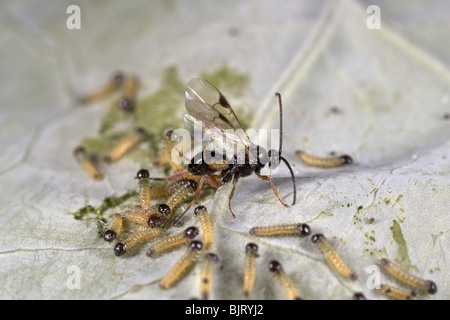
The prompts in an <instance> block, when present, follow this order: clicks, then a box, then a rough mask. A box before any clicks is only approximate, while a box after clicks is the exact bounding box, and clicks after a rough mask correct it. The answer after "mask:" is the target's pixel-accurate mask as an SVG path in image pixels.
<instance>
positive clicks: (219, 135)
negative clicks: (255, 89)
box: [168, 78, 297, 221]
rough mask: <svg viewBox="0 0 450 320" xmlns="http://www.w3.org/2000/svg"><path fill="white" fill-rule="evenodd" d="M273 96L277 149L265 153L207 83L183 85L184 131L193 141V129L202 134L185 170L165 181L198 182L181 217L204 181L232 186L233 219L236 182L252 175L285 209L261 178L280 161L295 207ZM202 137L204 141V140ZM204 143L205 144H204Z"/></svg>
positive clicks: (294, 191)
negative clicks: (196, 150)
mask: <svg viewBox="0 0 450 320" xmlns="http://www.w3.org/2000/svg"><path fill="white" fill-rule="evenodd" d="M275 95H276V97H277V98H278V105H279V109H280V111H279V113H280V137H279V139H280V140H279V149H278V150H274V149H271V150H269V151H268V152H267V151H266V149H264V148H263V147H261V146H259V145H256V144H254V143H253V142H252V141H251V140H250V138H249V136H248V135H247V132H246V131H245V129H244V128H243V127H242V125H241V123H240V121H239V119H238V118H237V116H236V114H235V112H234V110H233V108H232V107H231V105H230V103H229V102H228V100H227V98H226V97H225V96H224V95H223V94H222V93H221V92H220V91H219V89H217V88H216V87H215V86H214V85H213V84H212V83H211V82H209V81H208V80H205V79H201V78H193V79H192V80H190V81H189V82H188V83H187V85H186V90H185V106H186V109H187V111H188V113H186V114H185V115H184V118H183V119H184V123H185V126H186V128H187V129H188V130H189V131H190V134H191V136H192V137H193V138H194V139H197V140H198V135H197V134H196V133H195V131H196V130H197V129H201V130H202V132H203V135H202V139H201V140H202V141H201V143H202V144H203V150H202V151H200V152H198V153H197V154H195V155H194V157H192V158H191V160H190V162H189V164H188V166H187V169H184V170H180V171H178V172H175V173H174V174H173V175H172V176H171V177H169V178H168V180H173V179H176V178H179V177H184V178H187V179H192V180H197V181H198V185H197V188H196V191H195V194H194V197H193V200H192V201H191V203H190V204H189V206H188V207H187V209H186V210H185V211H184V212H183V214H184V213H186V212H187V211H188V210H189V209H190V208H191V206H192V205H193V204H194V203H195V202H196V201H197V199H198V198H199V196H200V191H201V189H202V187H203V183H204V182H205V181H206V182H207V183H208V184H210V185H211V186H213V187H217V188H219V187H221V186H223V185H225V184H227V183H229V182H232V183H233V187H232V190H231V192H230V195H229V201H228V207H229V210H230V213H231V214H232V216H233V217H235V214H234V213H233V210H232V209H231V199H232V198H233V195H234V191H235V188H236V184H237V182H238V181H239V179H240V178H244V177H247V176H250V175H251V174H253V173H254V174H256V176H257V177H258V178H260V179H262V180H264V181H267V182H269V183H270V185H271V187H272V189H273V192H274V194H275V196H276V197H277V199H278V200H279V201H280V203H281V204H282V205H284V206H285V207H287V206H288V205H287V204H285V203H284V202H283V200H281V198H280V196H279V195H278V192H277V190H276V188H275V186H274V184H273V183H272V180H271V178H270V176H267V175H263V174H261V170H262V169H263V168H264V167H265V166H266V165H268V166H269V168H276V167H277V166H278V165H279V162H280V160H281V161H283V162H284V163H285V165H286V166H287V168H288V169H289V171H290V174H291V179H292V185H293V201H292V205H294V204H295V201H296V195H297V192H296V185H295V176H294V172H293V170H292V167H291V165H290V164H289V162H288V161H287V160H286V159H285V158H284V157H283V156H282V147H283V107H282V101H281V95H280V94H279V93H276V94H275ZM232 118H234V122H235V123H237V126H234V125H233V124H232ZM236 127H238V129H236ZM205 136H207V137H208V138H207V139H205ZM205 141H208V142H209V143H208V144H206V143H205ZM183 214H182V215H181V216H183ZM181 216H180V217H178V219H179V218H181ZM178 219H177V220H178ZM177 220H176V221H177Z"/></svg>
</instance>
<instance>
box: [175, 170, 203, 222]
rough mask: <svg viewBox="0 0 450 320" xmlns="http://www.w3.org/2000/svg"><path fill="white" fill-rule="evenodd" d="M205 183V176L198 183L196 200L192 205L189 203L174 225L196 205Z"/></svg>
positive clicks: (195, 194) (193, 200)
mask: <svg viewBox="0 0 450 320" xmlns="http://www.w3.org/2000/svg"><path fill="white" fill-rule="evenodd" d="M204 181H205V176H202V177H201V178H200V181H199V182H198V186H197V189H196V190H195V193H194V199H192V201H191V203H189V205H188V207H187V208H186V210H184V211H183V213H182V214H181V215H180V216H179V217H178V218H176V219H175V221H174V222H173V224H172V225H175V224H176V223H177V222H178V220H180V219H181V217H182V216H184V215H185V213H186V212H188V211H189V209H190V208H191V207H192V206H193V205H194V203H195V202H197V200H198V198H199V197H200V192H201V191H202V188H203V182H204Z"/></svg>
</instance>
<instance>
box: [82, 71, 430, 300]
mask: <svg viewBox="0 0 450 320" xmlns="http://www.w3.org/2000/svg"><path fill="white" fill-rule="evenodd" d="M138 86H139V82H138V80H137V78H136V77H135V76H132V75H125V74H123V73H122V72H117V73H115V74H114V75H113V76H112V77H111V79H110V80H109V82H108V83H107V84H106V85H105V86H104V87H102V88H99V89H98V90H97V91H95V92H92V93H90V94H88V95H86V96H84V97H82V98H80V102H82V103H90V102H93V101H96V100H98V99H102V98H104V97H106V96H108V95H110V94H111V93H113V92H116V91H122V96H121V98H120V99H119V102H118V104H119V107H120V108H122V109H123V110H125V111H133V109H134V106H135V103H136V102H135V99H136V92H137V89H138ZM172 134H173V133H172V131H169V132H168V133H167V135H166V136H165V139H164V146H163V150H164V154H163V156H162V157H161V158H160V159H159V160H158V162H157V163H159V164H160V165H164V164H169V165H170V166H171V168H172V170H173V171H174V172H175V174H174V175H172V179H170V178H169V179H165V180H166V182H167V184H166V186H165V187H151V183H150V181H151V178H150V174H149V171H148V170H146V169H141V170H139V171H138V172H137V174H136V179H137V180H138V185H139V205H136V206H135V207H134V209H132V210H127V211H125V212H124V213H121V214H118V213H117V214H114V215H113V216H112V217H111V220H110V221H109V223H108V228H107V230H106V231H105V232H104V233H103V238H104V240H105V241H107V242H108V243H112V242H114V254H115V255H116V256H118V257H119V256H122V255H125V254H127V253H129V252H131V251H133V250H135V249H138V248H139V247H141V246H143V245H145V244H147V243H149V242H151V246H150V247H149V248H148V249H147V252H146V255H147V257H149V258H157V257H159V256H160V255H163V254H164V253H167V252H169V251H173V250H176V249H181V248H183V247H184V253H183V254H180V257H179V260H178V261H177V262H176V263H175V264H174V265H173V266H172V267H171V268H170V270H169V271H168V272H167V273H166V275H164V276H163V277H162V278H161V280H160V282H159V287H160V288H161V289H169V288H171V287H173V286H174V285H176V284H177V283H178V282H179V281H181V280H182V279H183V278H184V277H185V276H186V275H187V274H189V272H190V271H191V270H193V268H194V266H195V265H196V264H197V263H198V262H200V261H201V262H200V263H201V271H200V285H199V288H200V289H199V290H200V292H199V296H200V298H201V299H209V298H211V292H212V285H213V273H214V270H215V269H217V268H216V267H215V266H216V265H217V263H218V261H219V256H218V255H217V254H216V253H214V252H212V251H211V250H212V248H213V240H214V236H213V228H212V225H211V220H210V217H209V214H208V210H207V209H206V207H204V206H202V205H200V206H197V207H196V208H195V210H194V214H195V216H196V217H197V219H198V220H199V222H200V226H201V236H202V240H199V239H197V237H198V236H199V235H200V230H199V229H197V228H196V227H194V226H189V227H187V228H185V229H184V230H182V231H181V232H178V233H176V234H174V235H170V236H169V235H168V233H169V232H168V231H169V229H170V228H171V227H172V226H173V225H174V223H175V222H176V221H177V220H178V219H177V218H179V217H177V214H176V213H177V208H178V207H179V206H180V205H181V204H182V203H184V201H185V200H186V199H188V198H189V197H190V196H191V195H192V194H193V192H194V191H195V190H196V189H197V186H198V179H196V177H195V176H192V175H190V174H185V173H184V174H179V175H177V174H176V173H177V172H183V167H182V166H181V165H179V164H175V163H173V162H172V161H171V156H170V154H171V152H172V149H173V139H171V135H172ZM146 137H147V132H146V131H145V130H144V129H142V128H136V129H135V130H134V131H133V132H132V133H131V134H130V135H129V136H127V137H125V138H124V139H123V140H121V141H120V142H119V143H118V144H117V145H116V146H115V147H114V148H113V149H112V150H111V151H110V152H109V154H107V155H104V156H103V157H102V158H101V159H102V160H103V161H104V162H105V163H113V162H115V161H117V160H119V159H120V158H122V157H123V156H124V155H125V154H127V153H128V152H129V151H130V150H132V149H133V148H134V147H136V146H137V145H138V144H139V143H141V142H142V141H144V140H145V139H146ZM74 155H75V157H76V159H77V161H78V162H79V163H80V165H81V167H82V168H83V169H84V170H85V171H86V173H87V174H88V175H89V176H90V177H91V178H92V179H95V180H101V179H102V178H103V175H102V173H101V172H100V170H99V169H98V168H97V166H96V165H95V163H94V162H93V161H92V156H91V155H89V154H88V153H87V152H86V150H85V148H83V147H81V146H79V147H77V148H75V150H74ZM296 155H297V156H298V157H299V159H300V160H301V161H302V162H303V163H304V164H306V165H311V166H318V167H322V168H333V167H339V166H343V165H349V164H352V163H353V159H352V158H351V157H350V156H348V155H342V156H337V157H329V158H320V157H316V156H313V155H310V154H308V153H306V152H304V151H296ZM174 177H175V178H174ZM197 198H198V197H195V196H194V199H197ZM152 199H158V201H156V204H155V201H152ZM193 202H194V201H191V203H190V205H189V207H188V208H190V207H191V206H192V205H193ZM186 210H187V209H186ZM186 210H185V211H184V212H186ZM184 212H183V213H184ZM249 233H250V235H251V236H254V237H277V236H293V237H299V236H300V237H309V236H310V235H311V229H310V227H309V226H308V225H307V224H305V223H293V224H279V225H271V226H255V227H253V228H251V229H250V230H249ZM311 241H312V242H313V243H314V244H315V245H316V246H317V248H318V250H319V251H320V252H321V253H322V254H323V257H324V259H325V260H326V262H327V263H328V265H329V266H330V267H331V268H332V269H333V270H334V271H335V272H336V273H337V275H338V276H340V277H342V278H343V279H346V280H348V281H356V280H357V279H358V277H357V275H356V273H355V272H354V271H353V270H352V269H351V268H350V267H349V266H348V265H347V264H346V263H345V262H344V260H343V259H342V258H341V256H340V255H339V254H338V252H337V251H336V250H335V248H334V247H333V246H332V244H331V243H330V242H329V241H328V240H327V238H326V237H325V236H324V235H323V234H321V233H315V234H313V235H311ZM258 257H259V247H258V245H257V244H256V243H254V242H250V243H248V244H247V245H246V246H245V255H244V262H243V288H242V299H251V296H252V292H253V287H254V283H255V281H256V278H257V275H258V274H259V273H257V261H256V259H257V258H258ZM379 265H380V266H381V267H382V268H383V269H384V270H385V271H386V272H387V273H389V274H390V275H391V276H393V277H394V278H395V279H397V280H398V281H399V282H401V283H402V284H405V285H407V286H409V287H411V288H412V290H404V289H401V288H398V287H394V286H391V285H388V284H381V286H380V288H379V289H378V290H379V292H381V293H382V294H384V295H386V296H388V297H390V298H394V299H404V300H410V299H419V298H420V293H429V294H434V293H436V292H437V286H436V284H435V283H434V282H433V281H431V280H423V279H420V278H418V277H416V276H414V275H412V274H410V273H408V272H406V271H405V270H402V269H401V268H400V267H398V266H396V265H395V264H394V263H392V262H391V261H389V260H388V259H385V258H384V259H381V260H380V261H379ZM267 267H268V270H269V271H270V273H272V274H273V277H274V278H275V279H276V281H277V282H279V284H280V285H281V286H282V287H283V288H284V290H285V292H286V295H285V297H284V298H287V299H291V300H298V299H301V291H299V290H298V289H297V287H296V284H295V283H294V281H293V280H292V278H291V277H290V275H289V273H290V272H292V270H290V271H289V272H286V271H285V270H284V268H283V266H282V264H281V263H280V262H279V261H277V260H270V262H269V263H268V265H267ZM353 299H356V300H362V299H365V296H364V295H363V294H362V293H360V292H355V293H354V295H353Z"/></svg>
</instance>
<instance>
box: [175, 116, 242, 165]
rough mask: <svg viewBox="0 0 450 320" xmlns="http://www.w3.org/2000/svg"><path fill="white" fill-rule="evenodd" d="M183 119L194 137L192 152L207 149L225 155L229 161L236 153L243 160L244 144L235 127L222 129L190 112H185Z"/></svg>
mask: <svg viewBox="0 0 450 320" xmlns="http://www.w3.org/2000/svg"><path fill="white" fill-rule="evenodd" d="M183 119H184V123H185V126H186V128H187V129H188V130H189V132H190V134H191V136H192V137H193V138H194V149H193V150H194V153H198V152H201V151H203V150H205V149H208V150H210V151H212V150H214V151H215V152H218V153H221V154H224V155H226V156H227V158H228V159H230V161H233V159H234V158H233V155H236V156H237V158H238V160H242V161H244V160H245V151H246V145H245V144H243V143H242V140H241V138H239V136H238V135H237V134H236V130H235V129H227V130H223V129H222V128H219V127H217V126H211V125H209V123H208V122H204V121H201V120H198V119H197V118H194V117H193V116H192V115H190V114H185V115H184V118H183Z"/></svg>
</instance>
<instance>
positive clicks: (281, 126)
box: [275, 92, 283, 157]
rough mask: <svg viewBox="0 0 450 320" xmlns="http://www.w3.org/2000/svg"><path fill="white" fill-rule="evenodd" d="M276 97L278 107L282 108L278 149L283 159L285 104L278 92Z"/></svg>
mask: <svg viewBox="0 0 450 320" xmlns="http://www.w3.org/2000/svg"><path fill="white" fill-rule="evenodd" d="M275 96H276V97H277V98H278V105H279V106H280V147H279V149H278V154H279V155H280V157H281V155H282V152H283V104H282V102H281V94H280V93H279V92H276V93H275Z"/></svg>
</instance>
